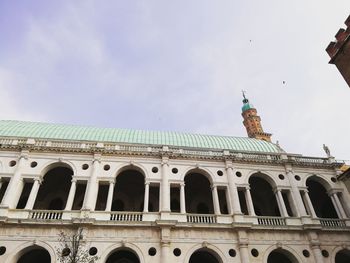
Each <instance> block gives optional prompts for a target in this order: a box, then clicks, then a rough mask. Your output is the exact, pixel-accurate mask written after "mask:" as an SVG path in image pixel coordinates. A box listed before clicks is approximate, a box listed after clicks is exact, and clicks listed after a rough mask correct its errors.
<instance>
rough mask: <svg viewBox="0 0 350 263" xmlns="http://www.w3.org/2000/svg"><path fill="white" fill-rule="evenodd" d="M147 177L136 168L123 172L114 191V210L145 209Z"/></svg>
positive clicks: (134, 210) (118, 177) (136, 210)
mask: <svg viewBox="0 0 350 263" xmlns="http://www.w3.org/2000/svg"><path fill="white" fill-rule="evenodd" d="M144 193H145V179H144V176H143V174H142V173H140V172H139V171H136V170H126V171H124V172H121V173H120V174H119V175H118V176H117V179H116V183H115V186H114V193H113V202H112V211H133V212H142V211H143V209H142V208H143V205H142V204H143V199H144Z"/></svg>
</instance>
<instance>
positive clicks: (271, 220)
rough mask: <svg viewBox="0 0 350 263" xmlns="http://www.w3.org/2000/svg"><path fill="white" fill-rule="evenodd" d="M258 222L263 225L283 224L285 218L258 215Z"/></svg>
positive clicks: (284, 223)
mask: <svg viewBox="0 0 350 263" xmlns="http://www.w3.org/2000/svg"><path fill="white" fill-rule="evenodd" d="M257 218H258V224H259V225H263V226H285V225H286V220H285V219H284V218H281V217H270V216H258V217H257Z"/></svg>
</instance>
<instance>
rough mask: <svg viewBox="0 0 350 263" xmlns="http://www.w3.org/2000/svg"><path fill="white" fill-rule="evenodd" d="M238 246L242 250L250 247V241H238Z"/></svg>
mask: <svg viewBox="0 0 350 263" xmlns="http://www.w3.org/2000/svg"><path fill="white" fill-rule="evenodd" d="M238 246H239V247H240V248H242V247H248V240H239V241H238Z"/></svg>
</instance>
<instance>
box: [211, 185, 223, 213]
mask: <svg viewBox="0 0 350 263" xmlns="http://www.w3.org/2000/svg"><path fill="white" fill-rule="evenodd" d="M211 193H212V196H213V205H214V213H215V215H220V214H221V212H220V203H219V196H218V189H217V186H216V185H212V186H211Z"/></svg>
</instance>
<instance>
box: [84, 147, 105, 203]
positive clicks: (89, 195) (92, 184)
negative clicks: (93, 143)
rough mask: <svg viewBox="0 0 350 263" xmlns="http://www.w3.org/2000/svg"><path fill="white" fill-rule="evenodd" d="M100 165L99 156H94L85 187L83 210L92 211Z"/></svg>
mask: <svg viewBox="0 0 350 263" xmlns="http://www.w3.org/2000/svg"><path fill="white" fill-rule="evenodd" d="M100 163H101V155H100V154H95V155H94V159H93V162H92V171H91V175H90V178H89V182H88V185H87V189H86V193H85V198H84V205H83V210H94V209H95V205H96V199H97V192H98V181H97V174H98V172H99V168H100Z"/></svg>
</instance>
